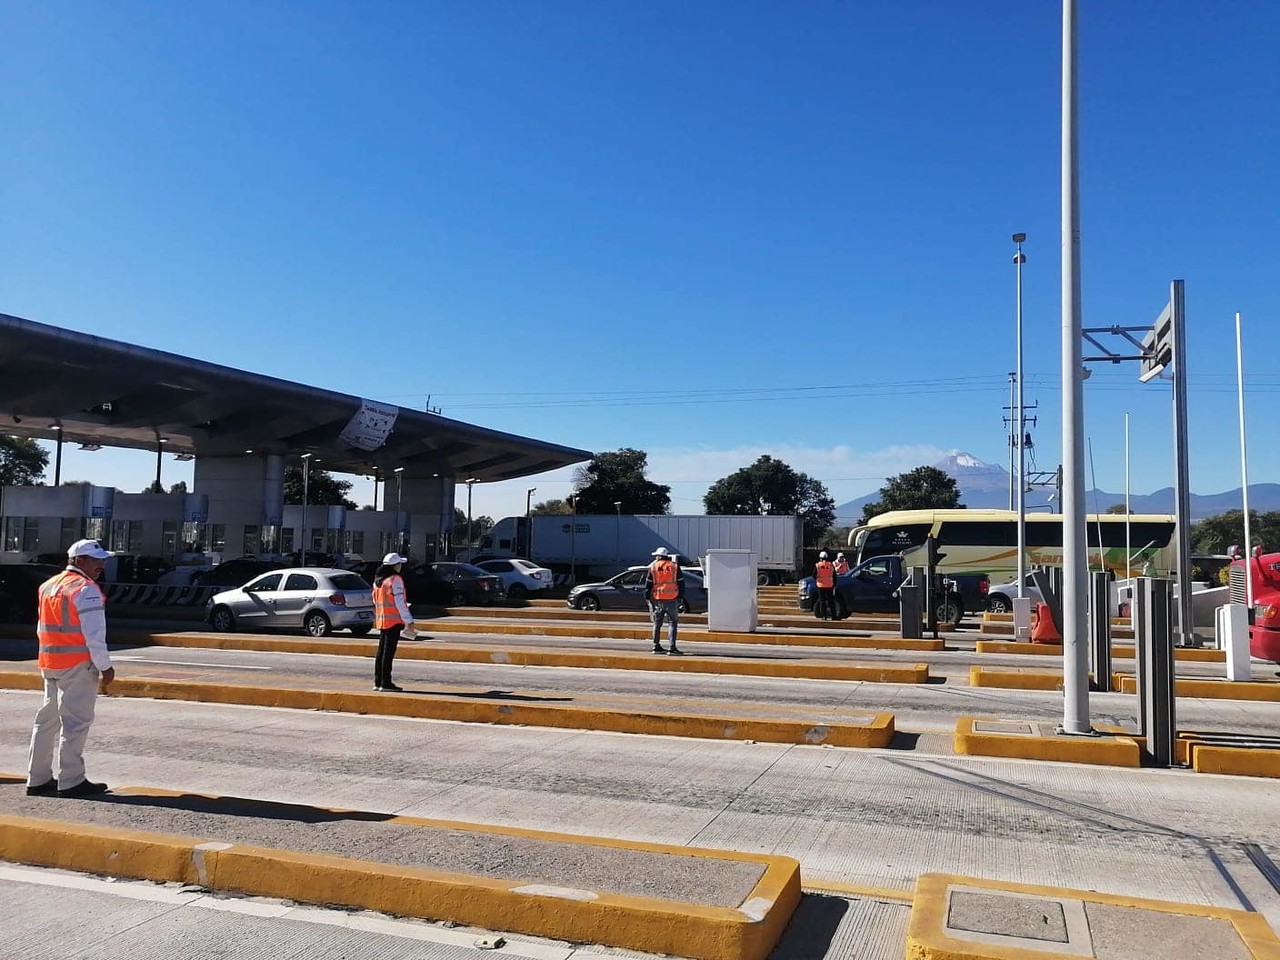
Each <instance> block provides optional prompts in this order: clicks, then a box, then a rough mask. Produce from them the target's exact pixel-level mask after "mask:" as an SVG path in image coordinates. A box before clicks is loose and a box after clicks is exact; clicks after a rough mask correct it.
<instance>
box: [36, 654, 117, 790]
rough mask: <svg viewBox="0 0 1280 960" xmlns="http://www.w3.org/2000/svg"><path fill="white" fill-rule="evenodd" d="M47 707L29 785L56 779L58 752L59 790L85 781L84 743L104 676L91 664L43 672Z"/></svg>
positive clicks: (41, 711) (40, 720)
mask: <svg viewBox="0 0 1280 960" xmlns="http://www.w3.org/2000/svg"><path fill="white" fill-rule="evenodd" d="M40 675H41V676H42V677H44V703H42V704H40V709H39V710H38V711H37V712H36V722H35V726H34V727H32V729H31V749H30V752H29V753H28V754H27V783H28V784H30V785H31V786H39V785H40V784H42V783H47V782H48V781H49V780H52V779H53V752H54V747H55V746H56V747H57V749H58V789H59V790H66V789H67V788H68V787H74V786H75V785H76V784H77V783H80V782H81V781H82V780H84V779H85V775H84V742H85V740H86V739H87V738H88V736H89V727H90V725H92V723H93V709H94V706H95V705H96V704H97V702H98V683H99V681H100V680H101V677H102V675H101V674H100V673H98V668H97V667H95V666H94V665H93V663H92V662H91V661H88V660H86V661H85V662H84V663H79V664H76V665H75V666H74V667H68V668H67V669H65V670H41V671H40Z"/></svg>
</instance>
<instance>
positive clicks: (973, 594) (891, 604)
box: [796, 556, 991, 623]
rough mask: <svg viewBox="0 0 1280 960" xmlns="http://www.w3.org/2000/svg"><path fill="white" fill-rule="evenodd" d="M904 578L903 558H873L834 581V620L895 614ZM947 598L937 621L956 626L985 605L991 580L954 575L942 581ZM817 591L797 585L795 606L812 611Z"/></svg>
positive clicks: (809, 582) (805, 583)
mask: <svg viewBox="0 0 1280 960" xmlns="http://www.w3.org/2000/svg"><path fill="white" fill-rule="evenodd" d="M906 578H907V575H906V572H905V571H904V570H903V568H902V558H901V557H897V556H887V557H872V558H871V559H870V560H864V561H862V563H860V564H858V565H857V566H856V567H854V568H853V569H852V570H850V571H849V572H848V573H842V574H840V575H839V576H837V577H836V619H838V620H843V619H845V618H846V617H848V616H849V615H850V614H853V613H897V612H898V610H899V607H898V598H897V597H896V596H894V593H895V591H896V590H897V589H898V587H899V586H900V585H901V584H902V581H903V580H905V579H906ZM945 581H946V584H947V595H946V597H945V598H943V599H942V600H941V601H940V602H939V604H938V620H939V621H941V622H943V623H959V622H960V619H961V618H962V617H963V616H964V615H965V613H966V612H975V611H979V610H982V609H983V608H984V607H985V605H986V595H987V588H988V587H989V586H990V585H991V578H990V577H988V576H987V575H986V574H985V573H961V574H953V575H951V576H948V577H946V578H945ZM817 596H818V587H817V584H816V583H815V582H814V579H813V577H805V578H804V579H803V580H801V581H800V583H799V585H798V590H797V597H796V600H797V603H798V604H799V607H800V609H801V610H812V609H813V601H814V600H815V599H817Z"/></svg>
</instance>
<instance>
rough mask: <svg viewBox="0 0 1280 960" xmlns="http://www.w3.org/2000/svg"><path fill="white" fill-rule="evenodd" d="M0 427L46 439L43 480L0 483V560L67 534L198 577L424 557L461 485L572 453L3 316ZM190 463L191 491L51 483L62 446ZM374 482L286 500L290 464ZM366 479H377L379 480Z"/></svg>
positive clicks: (126, 576)
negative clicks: (359, 497) (275, 566)
mask: <svg viewBox="0 0 1280 960" xmlns="http://www.w3.org/2000/svg"><path fill="white" fill-rule="evenodd" d="M0 432H3V433H4V434H7V435H10V436H20V437H32V438H36V439H41V440H48V441H51V442H53V444H54V455H53V456H52V457H51V463H50V469H49V470H46V473H45V477H46V482H47V483H48V484H49V485H47V486H34V487H14V486H7V487H0V532H2V535H3V543H2V544H0V547H2V549H0V563H23V562H28V561H33V560H38V559H40V560H52V561H55V562H61V561H62V559H63V558H65V555H66V549H67V547H68V546H70V544H71V543H73V542H74V541H75V540H77V539H80V538H81V537H93V538H96V539H98V540H99V541H100V542H101V543H102V545H103V546H104V547H107V548H108V549H110V550H112V551H115V552H117V553H119V554H120V557H118V558H113V561H112V562H111V563H110V565H109V569H108V572H107V579H113V580H134V579H148V577H147V576H146V575H145V573H144V572H143V571H141V570H139V569H138V567H139V566H145V565H147V564H151V565H153V566H160V567H164V568H168V567H169V566H177V567H182V566H184V565H191V566H197V565H199V566H209V565H211V564H216V563H218V562H221V561H223V560H227V559H232V558H235V557H241V556H245V555H250V556H255V557H261V558H280V557H286V556H288V555H289V554H293V553H296V552H299V551H300V550H301V549H302V547H303V546H304V545H305V547H306V550H307V552H308V553H316V554H326V555H330V556H334V555H339V554H347V555H357V556H361V557H363V558H365V559H378V558H381V557H382V555H383V554H385V553H387V552H388V551H390V550H397V551H399V552H401V553H405V552H407V553H408V555H409V556H411V557H412V558H414V559H422V560H434V559H436V558H437V557H438V556H440V555H441V554H442V553H444V552H446V551H447V550H448V549H449V535H450V532H451V530H452V525H453V511H454V493H455V488H456V486H457V485H458V484H459V483H462V482H465V481H467V480H469V479H474V480H475V481H478V482H485V481H496V480H509V479H514V478H518V477H524V476H530V475H533V474H537V473H542V472H544V471H546V470H552V469H555V468H557V467H562V466H567V465H569V464H573V463H578V462H581V461H583V460H587V459H589V458H590V457H591V453H590V452H589V451H586V450H576V449H573V448H571V447H563V446H559V445H556V444H551V443H544V442H542V441H539V440H533V439H529V438H527V437H519V436H514V435H512V434H507V433H501V432H499V431H496V430H489V429H486V428H484V427H479V426H475V425H472V424H468V423H462V422H460V421H457V420H450V419H448V418H445V417H441V416H438V415H436V414H432V413H426V412H423V411H419V410H410V409H406V408H404V407H398V406H392V405H389V404H385V403H380V402H375V401H372V400H367V399H362V398H360V397H354V396H350V395H348V394H342V393H335V392H333V391H330V390H322V389H320V388H317V387H311V386H306V385H304V384H300V383H292V382H289V381H285V380H279V379H276V378H274V377H268V376H263V375H261V374H256V373H250V372H248V371H244V370H236V369H232V368H230V367H223V366H218V365H216V364H212V363H206V362H204V361H202V360H196V359H193V358H191V357H183V356H178V355H176V354H171V353H165V352H162V351H159V350H152V349H148V348H145V347H139V346H134V345H132V344H127V343H122V342H120V341H116V340H107V339H104V338H101V337H95V336H90V335H88V334H83V333H78V332H76V331H73V330H64V329H59V328H57V327H51V326H47V325H45V324H41V323H36V322H34V321H31V320H24V319H22V318H19V317H13V316H8V315H6V314H0ZM66 444H77V445H80V446H81V447H83V448H87V449H90V450H92V449H99V448H104V447H125V448H134V449H140V450H147V451H151V452H154V453H155V456H156V476H157V481H158V482H162V478H161V476H160V474H161V464H162V460H163V456H164V455H165V454H172V455H176V456H177V457H178V458H179V459H183V460H194V463H193V467H194V483H193V485H192V486H193V489H192V490H191V491H190V492H188V493H185V494H183V493H174V494H166V493H123V492H120V491H118V490H115V489H113V488H111V487H107V486H97V485H87V484H83V483H75V484H67V485H61V464H62V452H63V447H64V446H65V445H66ZM290 464H291V465H293V466H295V467H298V468H299V469H300V470H301V471H302V472H303V475H304V477H307V476H309V475H310V470H311V469H312V468H316V469H323V470H325V471H327V472H329V473H332V474H336V475H338V476H339V477H341V475H343V474H354V475H358V476H364V477H370V478H373V479H374V480H375V481H376V483H375V490H379V489H380V491H381V497H380V498H379V503H378V506H379V507H380V509H377V510H367V509H362V510H349V509H346V508H345V507H340V506H339V507H334V506H324V505H316V504H290V505H287V506H286V505H285V503H284V477H285V469H286V466H287V465H290ZM377 481H380V482H377Z"/></svg>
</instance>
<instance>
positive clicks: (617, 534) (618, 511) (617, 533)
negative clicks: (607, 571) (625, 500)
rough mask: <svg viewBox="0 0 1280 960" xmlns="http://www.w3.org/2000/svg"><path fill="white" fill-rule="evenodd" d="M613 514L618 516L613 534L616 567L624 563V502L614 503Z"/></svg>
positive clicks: (616, 501)
mask: <svg viewBox="0 0 1280 960" xmlns="http://www.w3.org/2000/svg"><path fill="white" fill-rule="evenodd" d="M613 512H614V514H615V515H616V516H617V518H618V519H617V520H616V521H615V523H614V528H613V530H614V534H613V562H614V565H615V566H616V565H618V564H621V563H622V501H621V500H615V501H613Z"/></svg>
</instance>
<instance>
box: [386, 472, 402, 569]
mask: <svg viewBox="0 0 1280 960" xmlns="http://www.w3.org/2000/svg"><path fill="white" fill-rule="evenodd" d="M392 472H393V473H395V475H396V553H400V552H402V551H404V550H405V545H404V528H403V527H402V526H401V525H400V515H401V513H402V512H403V510H402V507H403V504H404V467H396V468H395V470H394V471H392ZM385 499H386V497H385V496H384V497H383V500H385Z"/></svg>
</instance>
